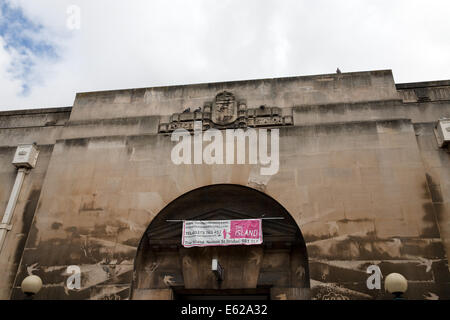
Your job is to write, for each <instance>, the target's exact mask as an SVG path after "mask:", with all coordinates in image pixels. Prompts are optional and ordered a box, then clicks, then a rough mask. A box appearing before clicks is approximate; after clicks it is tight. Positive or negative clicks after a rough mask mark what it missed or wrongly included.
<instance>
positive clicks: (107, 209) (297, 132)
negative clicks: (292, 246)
mask: <svg viewBox="0 0 450 320" xmlns="http://www.w3.org/2000/svg"><path fill="white" fill-rule="evenodd" d="M280 134H281V139H280V140H281V145H280V154H281V164H280V168H281V169H280V172H279V173H278V174H277V175H275V176H273V177H271V178H267V177H264V176H260V174H259V170H258V167H257V166H250V165H239V166H238V165H230V166H226V165H215V166H209V165H187V166H183V165H181V166H175V165H174V164H172V162H171V161H170V152H171V149H172V147H173V143H172V142H171V141H170V136H169V135H141V136H130V137H123V136H122V137H103V138H90V139H73V140H61V141H59V142H58V143H57V144H56V145H55V148H54V151H53V156H52V159H51V161H50V164H49V169H48V174H47V176H46V180H45V182H44V186H43V192H42V193H41V198H40V201H39V206H38V209H37V214H36V219H35V221H34V224H33V228H32V230H31V233H30V236H29V239H28V242H27V247H26V249H25V252H24V258H23V262H22V268H21V270H20V274H19V276H18V279H21V278H22V277H23V276H25V273H26V267H27V266H32V265H35V266H36V264H38V265H37V266H38V267H37V268H36V271H35V273H36V274H38V275H39V276H41V277H42V278H43V279H44V283H45V284H46V285H45V288H44V289H43V290H42V292H41V293H40V294H39V295H40V297H41V298H68V299H70V298H92V299H104V298H108V299H111V298H126V297H128V294H129V290H130V283H131V277H132V269H133V260H134V257H135V254H136V248H137V246H138V243H139V241H140V238H141V237H142V234H143V232H144V231H145V229H146V228H147V226H148V225H149V224H150V222H151V221H152V219H153V218H154V217H155V216H156V215H157V214H158V212H159V211H160V210H162V208H164V207H165V206H166V205H167V204H168V203H170V202H171V201H173V200H174V199H176V198H177V197H178V196H180V195H182V194H184V193H186V192H188V191H191V190H193V189H196V188H199V187H202V186H207V185H212V184H223V183H225V184H227V183H229V184H239V185H244V186H250V187H254V188H258V189H259V190H262V191H264V192H266V193H267V194H268V195H270V196H272V197H273V198H274V199H276V200H277V201H279V202H280V203H281V204H282V205H283V206H284V207H285V208H286V209H287V210H288V211H289V212H290V213H291V214H292V216H293V217H294V218H295V220H296V221H297V223H298V225H299V226H300V229H301V230H302V232H303V235H304V237H305V240H306V241H307V247H308V254H309V258H310V272H311V282H312V285H313V292H314V293H315V296H316V297H317V298H324V297H329V296H330V295H332V296H336V297H346V298H370V297H371V296H372V295H373V294H374V292H369V291H368V290H367V289H366V286H365V281H366V279H367V274H366V267H367V266H368V265H370V264H379V265H380V267H381V269H382V271H383V272H385V273H388V272H391V271H394V270H396V271H400V272H402V273H404V274H405V276H407V278H408V279H409V280H410V284H411V290H410V291H409V294H410V297H416V298H423V297H421V296H420V294H421V291H422V290H423V288H424V287H426V289H427V290H429V291H430V292H433V293H434V294H437V295H439V296H441V297H446V293H445V288H446V286H448V283H447V282H448V277H447V278H445V277H446V276H447V274H448V269H446V268H445V267H444V266H445V263H446V256H445V252H444V249H443V246H442V242H441V239H440V236H439V232H438V230H437V224H436V222H435V221H434V218H433V214H434V213H433V212H432V211H430V210H429V207H430V206H432V204H431V203H432V201H431V197H430V195H429V193H428V192H427V189H426V183H427V182H426V176H425V171H424V167H423V165H422V162H421V158H420V153H419V150H418V147H417V143H416V138H415V133H414V130H413V127H412V124H411V122H410V121H409V120H391V121H378V122H355V123H347V124H338V125H336V124H326V125H316V126H303V127H292V128H283V129H281V131H280ZM55 195H57V196H55ZM430 261H432V262H433V263H432V264H431V269H430V270H428V268H427V264H426V263H428V262H430ZM72 264H76V265H80V266H81V269H82V271H83V282H82V287H83V288H84V289H83V290H81V291H79V292H74V291H70V292H69V291H67V290H65V289H64V281H65V279H66V278H67V276H65V275H64V271H65V269H66V268H67V266H69V265H72ZM444 270H446V271H444ZM442 277H444V279H446V280H445V282H444V280H442V279H443V278H442ZM436 278H437V279H440V280H439V281H438V283H436V282H437V281H436V280H435V279H436ZM17 285H18V283H16V286H17ZM18 290H19V289H18V288H17V287H16V288H15V295H14V297H18V296H19V294H20V293H19V291H18ZM380 294H381V293H380Z"/></svg>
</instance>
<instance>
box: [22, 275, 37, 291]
mask: <svg viewBox="0 0 450 320" xmlns="http://www.w3.org/2000/svg"><path fill="white" fill-rule="evenodd" d="M20 287H21V289H22V291H23V293H25V294H27V295H34V294H36V293H38V292H39V290H41V288H42V280H41V278H39V277H38V276H35V275H31V276H28V277H26V278H25V279H23V281H22V284H21V286H20Z"/></svg>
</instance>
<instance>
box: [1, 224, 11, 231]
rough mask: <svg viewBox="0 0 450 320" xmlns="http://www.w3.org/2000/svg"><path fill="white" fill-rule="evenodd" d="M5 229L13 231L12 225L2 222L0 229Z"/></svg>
mask: <svg viewBox="0 0 450 320" xmlns="http://www.w3.org/2000/svg"><path fill="white" fill-rule="evenodd" d="M2 229H5V230H7V231H11V229H12V225H10V224H6V223H0V230H2Z"/></svg>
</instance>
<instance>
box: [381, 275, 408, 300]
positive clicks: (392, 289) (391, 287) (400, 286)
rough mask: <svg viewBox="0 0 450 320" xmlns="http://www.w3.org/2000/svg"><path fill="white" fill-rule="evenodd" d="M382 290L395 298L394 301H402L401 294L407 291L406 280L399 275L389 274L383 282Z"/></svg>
mask: <svg viewBox="0 0 450 320" xmlns="http://www.w3.org/2000/svg"><path fill="white" fill-rule="evenodd" d="M384 288H385V289H386V291H387V292H389V293H392V294H393V295H394V296H395V297H394V300H404V299H405V298H403V297H402V294H404V293H405V292H406V290H408V280H406V278H405V277H404V276H402V275H401V274H400V273H391V274H390V275H388V276H387V277H386V280H384Z"/></svg>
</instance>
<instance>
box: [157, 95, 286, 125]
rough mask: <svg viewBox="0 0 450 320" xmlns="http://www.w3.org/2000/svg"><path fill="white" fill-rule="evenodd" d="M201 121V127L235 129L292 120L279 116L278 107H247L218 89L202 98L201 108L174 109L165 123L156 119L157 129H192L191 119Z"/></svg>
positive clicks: (283, 122) (192, 122)
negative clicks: (210, 99) (211, 99)
mask: <svg viewBox="0 0 450 320" xmlns="http://www.w3.org/2000/svg"><path fill="white" fill-rule="evenodd" d="M196 121H201V122H202V124H203V130H208V129H211V128H216V129H237V128H256V127H274V126H291V125H293V124H294V120H293V117H292V116H282V113H281V108H278V107H267V106H260V107H258V108H250V109H249V108H247V103H246V102H245V101H238V102H237V101H236V98H235V96H234V95H233V94H232V93H231V92H227V91H223V92H221V93H219V94H218V95H217V96H216V98H215V100H214V102H206V103H205V104H204V105H203V108H198V109H197V110H195V111H190V110H189V109H187V110H186V111H184V112H183V113H175V114H173V115H172V116H171V117H170V122H169V123H160V124H159V128H158V132H159V133H171V132H173V131H175V130H176V129H185V130H188V131H193V130H194V123H195V122H196Z"/></svg>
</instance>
